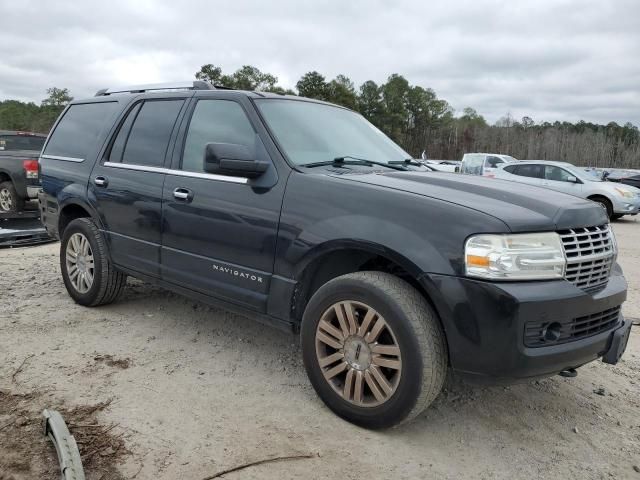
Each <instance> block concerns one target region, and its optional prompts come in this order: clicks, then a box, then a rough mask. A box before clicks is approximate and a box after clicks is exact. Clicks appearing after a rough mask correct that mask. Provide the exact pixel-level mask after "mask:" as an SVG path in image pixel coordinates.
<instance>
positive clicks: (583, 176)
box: [564, 165, 602, 182]
mask: <svg viewBox="0 0 640 480" xmlns="http://www.w3.org/2000/svg"><path fill="white" fill-rule="evenodd" d="M564 168H565V169H566V170H568V171H569V172H571V174H572V175H575V176H576V177H577V178H579V179H580V180H583V181H586V182H601V181H602V178H601V177H599V176H598V173H597V172H596V171H595V170H591V171H586V170H582V169H580V168H576V167H574V166H573V165H567V166H564Z"/></svg>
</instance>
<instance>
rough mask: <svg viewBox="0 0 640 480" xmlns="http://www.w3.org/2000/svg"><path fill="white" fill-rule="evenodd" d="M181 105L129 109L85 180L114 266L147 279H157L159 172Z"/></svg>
mask: <svg viewBox="0 0 640 480" xmlns="http://www.w3.org/2000/svg"><path fill="white" fill-rule="evenodd" d="M185 104H186V97H184V96H169V97H168V98H167V97H159V98H153V97H152V98H147V99H144V100H140V101H137V102H135V103H133V104H132V105H131V106H129V108H128V109H127V111H126V114H125V115H124V117H123V118H122V119H121V122H120V124H119V126H118V128H117V130H116V132H115V133H114V134H113V136H112V139H111V141H110V144H109V146H108V148H107V149H106V151H105V154H104V155H103V158H102V159H101V161H100V162H99V163H97V164H96V166H95V167H94V169H93V172H92V173H91V178H90V181H89V187H88V193H89V195H88V196H89V199H90V201H91V202H92V203H94V204H95V207H96V210H97V211H98V212H99V214H100V216H101V220H102V224H103V227H104V234H105V237H106V238H107V241H108V242H109V244H110V253H111V257H112V260H113V262H114V263H115V264H117V265H120V266H123V267H126V268H129V269H131V270H135V271H136V272H140V273H143V274H146V275H152V276H160V242H161V229H162V187H163V184H164V179H165V168H164V167H165V161H168V160H167V159H168V154H167V151H168V149H169V148H168V147H169V145H170V144H171V138H172V135H173V134H174V129H175V126H176V124H177V123H178V119H179V117H180V115H181V112H182V110H183V108H184V106H185Z"/></svg>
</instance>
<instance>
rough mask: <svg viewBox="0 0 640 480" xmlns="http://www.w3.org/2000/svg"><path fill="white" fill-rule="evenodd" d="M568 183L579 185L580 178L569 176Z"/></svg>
mask: <svg viewBox="0 0 640 480" xmlns="http://www.w3.org/2000/svg"><path fill="white" fill-rule="evenodd" d="M567 182H571V183H579V182H578V177H574V176H573V175H569V176H568V177H567Z"/></svg>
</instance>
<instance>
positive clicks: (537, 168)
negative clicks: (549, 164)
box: [505, 163, 544, 187]
mask: <svg viewBox="0 0 640 480" xmlns="http://www.w3.org/2000/svg"><path fill="white" fill-rule="evenodd" d="M512 167H513V165H510V166H509V167H505V170H506V169H507V168H509V170H511V168H512ZM511 173H513V174H514V175H515V177H514V178H513V180H515V181H517V182H520V183H526V184H528V185H535V186H537V187H540V186H542V177H543V176H544V166H543V165H538V164H535V163H525V164H518V165H517V166H516V168H515V169H514V170H513V171H512V172H511Z"/></svg>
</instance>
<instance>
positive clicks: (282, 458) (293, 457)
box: [202, 453, 320, 480]
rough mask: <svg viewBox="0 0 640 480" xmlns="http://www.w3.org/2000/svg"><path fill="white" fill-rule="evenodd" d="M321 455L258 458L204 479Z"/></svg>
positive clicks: (207, 479) (210, 479) (308, 454)
mask: <svg viewBox="0 0 640 480" xmlns="http://www.w3.org/2000/svg"><path fill="white" fill-rule="evenodd" d="M319 456H320V455H319V454H317V453H306V454H300V455H288V456H284V457H272V458H265V459H264V460H258V461H255V462H250V463H245V464H242V465H238V466H237V467H233V468H229V469H227V470H222V471H221V472H218V473H215V474H213V475H211V476H210V477H205V478H203V479H202V480H212V479H214V478H220V477H221V476H223V475H226V474H227V473H231V472H237V471H238V470H243V469H245V468H249V467H254V466H256V465H262V464H263V463H272V462H283V461H286V460H299V459H301V458H315V457H319Z"/></svg>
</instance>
